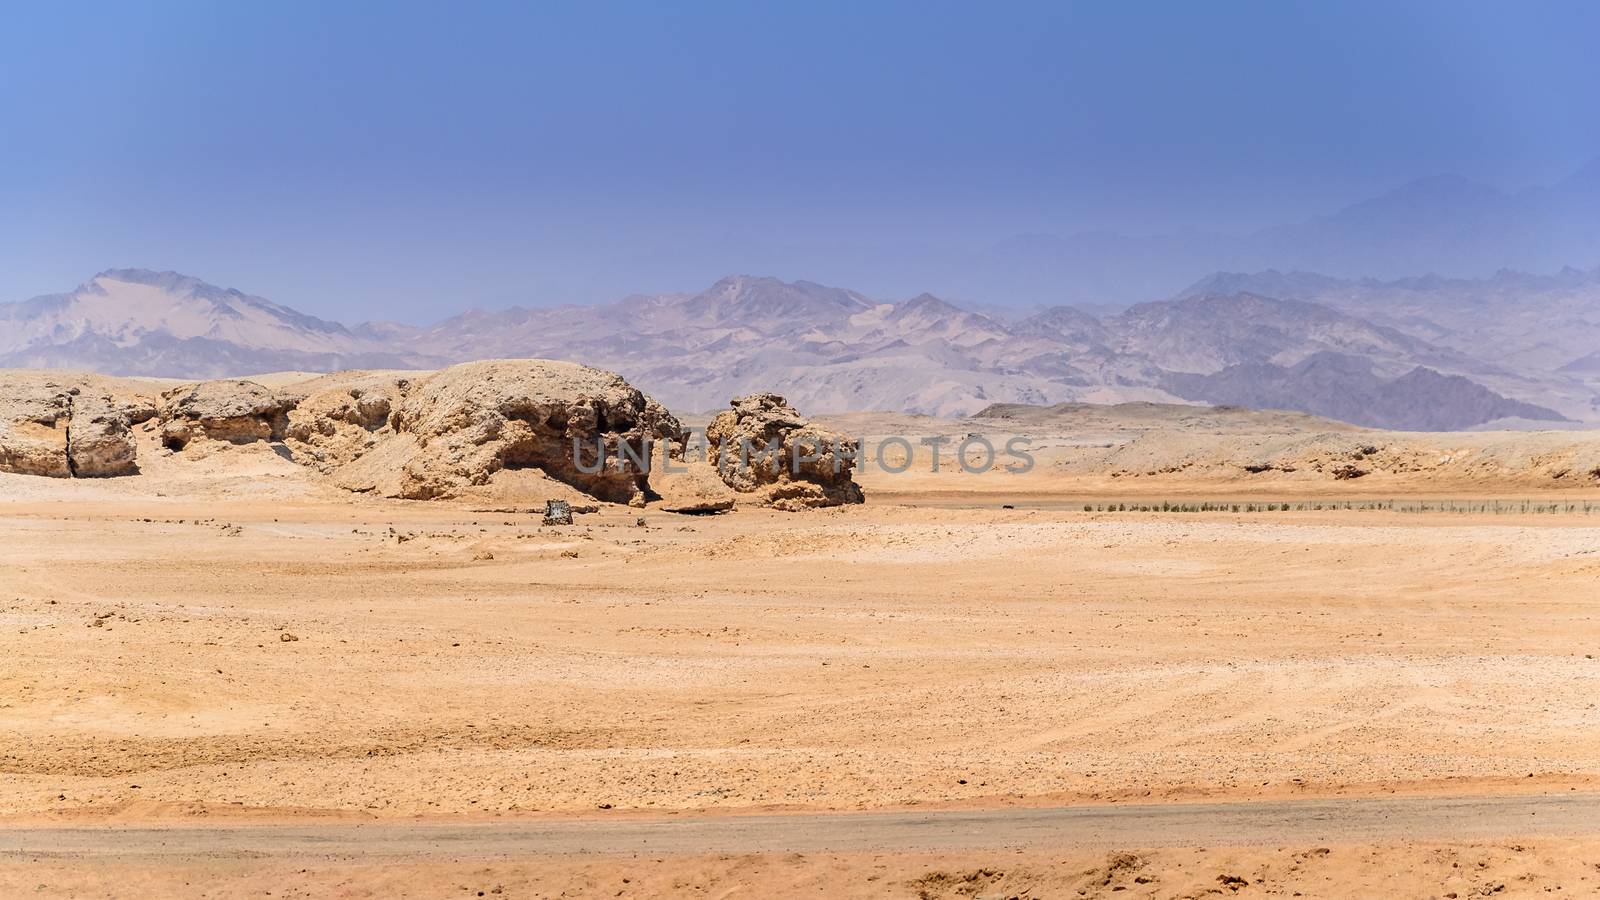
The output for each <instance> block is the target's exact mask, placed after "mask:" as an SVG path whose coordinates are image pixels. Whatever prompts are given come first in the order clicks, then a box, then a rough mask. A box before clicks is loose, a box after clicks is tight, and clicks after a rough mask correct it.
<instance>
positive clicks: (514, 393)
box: [0, 360, 861, 513]
mask: <svg viewBox="0 0 1600 900" xmlns="http://www.w3.org/2000/svg"><path fill="white" fill-rule="evenodd" d="M23 376H26V377H23ZM16 377H17V378H18V379H20V380H19V381H18V382H17V383H16V384H14V385H7V384H5V383H3V381H0V388H3V389H4V395H3V399H0V471H6V472H19V473H24V474H32V475H51V476H56V477H62V478H66V477H72V476H98V475H123V474H133V473H136V472H138V471H139V469H138V463H137V449H138V443H139V441H140V440H141V439H142V440H144V441H146V442H148V445H147V448H149V447H153V448H154V449H156V450H158V451H159V450H162V448H164V451H163V452H162V453H160V454H159V455H160V456H161V458H163V459H164V458H165V457H168V456H172V457H176V458H179V459H181V458H183V457H186V456H190V455H196V456H204V455H208V454H210V453H212V452H214V451H217V450H224V451H225V450H226V449H227V447H228V446H229V445H239V446H241V447H243V446H245V445H252V444H265V443H270V444H272V445H273V446H272V450H273V451H274V452H275V453H277V454H278V455H279V456H282V457H284V458H286V459H290V460H292V461H293V462H295V463H298V464H300V465H303V466H306V467H308V468H311V469H314V470H316V471H317V472H318V473H320V474H321V475H323V476H325V477H326V478H327V480H328V481H329V482H331V483H332V484H334V485H337V486H339V487H343V488H345V489H347V490H352V491H358V492H364V493H373V494H377V495H380V496H385V497H395V498H402V499H414V500H427V499H434V498H449V497H462V496H480V497H481V496H491V497H494V496H514V495H517V494H518V493H519V492H520V493H526V492H528V491H538V492H540V493H541V494H543V495H544V496H545V497H548V492H550V491H551V489H552V488H555V489H556V490H555V493H558V494H559V493H560V492H562V491H564V490H565V488H559V487H557V486H555V485H551V484H550V483H549V482H548V481H545V480H544V479H545V478H548V479H554V480H555V481H559V482H562V483H564V484H565V485H568V486H570V487H572V488H575V489H577V490H578V491H580V492H582V493H583V494H586V495H588V496H590V497H593V498H596V499H600V500H607V501H611V502H616V503H629V504H632V505H636V506H643V505H645V504H647V503H651V502H655V503H658V504H659V508H661V509H663V510H666V511H671V512H682V513H714V512H721V511H724V510H727V509H731V508H732V507H733V506H735V505H736V504H738V503H750V504H753V505H761V506H769V507H773V508H776V509H805V508H810V507H817V506H834V505H838V504H841V503H859V502H861V490H860V488H858V487H857V486H856V484H855V483H854V481H852V480H851V470H852V468H853V466H854V455H855V453H856V452H857V446H856V443H855V442H854V441H850V440H847V439H845V438H842V437H840V436H838V435H835V434H832V433H829V432H826V431H822V430H819V429H816V428H812V427H810V426H809V425H808V423H807V422H806V420H805V419H804V418H802V417H801V416H800V415H799V414H798V413H796V412H795V410H794V409H793V408H792V407H790V406H789V405H788V403H787V402H785V401H784V399H783V398H782V397H778V396H776V395H772V394H758V395H755V396H751V397H744V398H740V399H739V400H736V401H734V403H733V406H732V408H731V409H729V410H727V411H725V412H724V413H722V414H721V415H719V416H717V417H716V419H715V420H714V421H713V422H712V423H711V425H710V427H709V429H708V433H707V438H708V440H707V442H706V444H707V446H698V447H688V448H686V447H685V443H686V439H687V438H688V435H687V433H686V432H685V430H684V429H683V427H682V426H681V425H680V424H679V422H678V420H677V419H676V418H674V417H673V416H672V414H671V413H670V412H668V411H667V410H666V408H665V407H663V406H661V404H659V403H657V402H656V401H655V400H653V399H651V398H650V397H647V396H646V395H644V394H643V393H641V392H640V391H639V390H637V389H636V388H634V387H632V386H631V385H629V384H628V383H627V382H626V381H624V380H623V379H622V378H621V376H618V375H615V374H613V373H610V372H605V371H601V370H599V369H593V368H590V367H588V366H582V365H577V364H575V363H566V362H553V361H548V360H495V361H486V362H477V363H467V364H464V365H459V366H452V367H450V368H447V369H442V370H440V371H438V372H398V373H372V374H362V373H344V374H339V375H329V376H324V377H321V378H316V379H312V380H310V381H305V382H301V383H298V384H296V385H295V386H294V387H293V388H291V389H274V388H271V387H268V386H266V385H263V384H259V383H256V382H252V381H240V380H231V381H207V382H199V383H195V384H188V385H183V386H181V387H177V388H174V389H171V390H168V391H166V392H165V393H163V394H161V395H160V397H159V399H158V400H156V401H152V400H150V399H148V398H147V397H145V396H143V395H140V394H137V393H135V392H133V391H130V390H128V389H127V388H128V387H129V385H130V384H131V385H139V384H140V383H139V382H125V381H124V382H116V383H115V384H113V383H112V382H111V381H106V380H104V379H101V380H100V381H97V382H95V383H94V384H91V383H90V380H91V379H95V378H97V376H70V377H68V378H61V379H57V378H55V377H53V376H51V375H49V374H40V373H22V374H21V375H18V376H16ZM74 379H75V380H74ZM101 382H104V383H101ZM112 388H115V389H112ZM152 420H153V421H152ZM145 423H148V424H145ZM141 424H143V425H144V427H143V428H139V429H136V428H135V426H138V425H141ZM141 435H142V437H141ZM156 441H159V446H157V445H155V442H156ZM163 464H164V463H163ZM515 470H530V471H528V472H525V473H515ZM501 473H507V474H506V476H505V477H498V476H500V475H501ZM514 473H515V474H514ZM480 489H481V490H480ZM529 499H539V497H537V496H536V497H534V498H529Z"/></svg>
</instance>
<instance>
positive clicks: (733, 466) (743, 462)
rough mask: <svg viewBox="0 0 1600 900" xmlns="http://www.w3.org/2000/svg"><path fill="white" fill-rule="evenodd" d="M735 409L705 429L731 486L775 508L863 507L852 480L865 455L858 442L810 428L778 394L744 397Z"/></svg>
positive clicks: (719, 470) (724, 476) (714, 455)
mask: <svg viewBox="0 0 1600 900" xmlns="http://www.w3.org/2000/svg"><path fill="white" fill-rule="evenodd" d="M732 407H733V408H732V409H728V410H724V411H722V412H720V413H718V414H717V415H716V417H715V418H713V419H712V420H711V424H710V425H708V426H707V427H706V438H707V440H708V441H709V442H710V445H711V453H712V455H713V459H714V461H715V463H716V468H717V471H718V473H719V474H720V475H721V477H722V481H723V483H725V484H726V485H727V486H728V487H730V488H732V489H733V490H734V491H736V492H738V493H739V494H742V495H748V496H749V499H751V500H753V501H754V502H755V503H757V504H759V505H762V506H771V507H773V508H775V509H785V510H795V509H807V508H811V507H819V506H838V505H841V504H844V503H860V502H862V500H863V497H862V494H861V487H860V486H859V485H857V484H856V483H855V481H854V479H852V478H851V475H850V472H851V470H852V469H853V468H854V467H855V455H856V454H858V453H859V452H860V446H859V444H858V443H857V442H856V441H854V440H851V439H849V438H846V437H843V436H841V435H837V434H834V433H832V432H828V431H823V430H821V429H818V428H813V427H811V425H810V423H809V422H807V421H806V419H805V418H803V417H802V416H801V415H800V414H799V413H798V412H796V411H795V409H794V407H792V406H790V405H789V404H788V401H786V400H784V399H783V398H782V397H780V396H778V395H777V394H754V395H751V396H749V397H740V398H737V399H735V400H734V401H733V404H732ZM741 499H744V498H741Z"/></svg>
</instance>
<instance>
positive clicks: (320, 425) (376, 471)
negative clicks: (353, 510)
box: [287, 360, 683, 504]
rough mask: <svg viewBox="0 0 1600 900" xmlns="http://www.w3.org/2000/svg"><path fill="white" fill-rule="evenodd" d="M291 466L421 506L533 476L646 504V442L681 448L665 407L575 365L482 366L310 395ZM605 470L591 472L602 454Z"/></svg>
mask: <svg viewBox="0 0 1600 900" xmlns="http://www.w3.org/2000/svg"><path fill="white" fill-rule="evenodd" d="M289 419H290V421H289V424H288V428H287V436H288V439H289V440H288V443H289V446H290V449H291V450H292V451H294V453H295V456H296V458H297V459H301V460H302V461H306V462H309V463H312V464H315V465H318V466H319V467H321V468H323V469H324V470H325V471H327V472H328V473H329V474H330V475H331V476H332V478H333V480H334V481H335V483H338V484H341V485H343V486H344V487H347V488H350V489H352V490H361V491H373V492H376V493H380V494H383V495H386V496H393V497H403V498H408V499H418V500H426V499H432V498H436V497H453V496H459V495H461V494H463V493H465V492H468V491H470V490H471V489H473V488H477V487H483V486H486V485H488V484H489V482H490V480H491V479H492V478H493V477H494V476H495V475H496V474H497V473H499V472H502V471H506V470H513V469H534V470H538V471H539V472H542V473H543V474H544V475H545V476H548V477H550V478H554V479H556V480H557V481H561V482H564V483H566V484H569V485H571V486H573V487H575V488H577V489H578V490H580V491H582V492H584V493H586V494H588V495H589V496H592V497H596V498H599V499H602V500H609V501H613V502H619V503H633V504H643V503H644V502H646V501H647V500H648V499H650V497H651V494H650V491H649V480H648V478H649V475H648V472H647V471H646V470H645V467H643V466H638V465H633V464H630V463H628V462H627V460H626V458H625V457H624V454H623V450H624V447H626V448H627V449H628V450H630V451H631V453H632V455H633V457H636V458H638V459H641V460H648V458H649V457H648V455H647V454H648V453H649V452H650V448H651V445H652V444H653V443H655V442H657V441H661V440H663V439H672V440H681V439H682V435H683V428H682V426H680V425H679V424H678V420H677V419H675V418H673V417H672V414H671V413H669V412H667V410H666V408H665V407H663V406H661V405H660V404H659V403H656V402H655V401H654V400H652V399H650V398H649V397H646V396H645V395H644V394H642V393H640V392H639V390H638V389H636V388H634V387H632V386H631V385H629V384H628V383H627V382H626V381H624V380H623V379H622V377H621V376H619V375H615V374H613V373H610V372H604V371H601V370H599V369H593V368H590V367H588V366H581V365H578V364H576V363H566V362H554V361H550V360H491V361H486V362H474V363H466V364H463V365H459V366H451V367H450V368H447V369H443V370H441V371H439V372H437V373H434V374H431V375H421V376H408V377H390V378H382V377H379V378H372V379H367V380H363V381H362V382H360V383H358V384H356V385H353V386H348V387H338V388H332V389H329V390H327V391H321V392H316V393H312V394H310V395H309V396H307V397H306V398H305V400H304V401H302V402H301V403H300V405H299V407H298V408H297V409H296V410H295V412H294V413H293V414H291V415H290V417H289ZM602 452H603V453H604V455H605V460H606V461H605V464H604V465H603V466H600V465H598V462H599V458H600V454H601V453H602Z"/></svg>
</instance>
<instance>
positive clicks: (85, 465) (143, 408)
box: [0, 373, 154, 478]
mask: <svg viewBox="0 0 1600 900" xmlns="http://www.w3.org/2000/svg"><path fill="white" fill-rule="evenodd" d="M153 413H154V405H153V404H152V403H151V402H150V401H149V400H148V399H146V398H143V397H138V396H133V397H124V398H113V396H112V394H111V393H110V392H108V391H106V390H104V388H103V386H102V385H99V384H96V383H94V379H92V378H86V377H80V378H79V379H77V380H72V379H57V378H53V377H42V376H39V375H37V374H33V373H19V374H18V375H15V376H13V377H10V378H7V379H4V380H0V472H14V473H18V474H23V475H43V476H47V477H52V478H72V477H78V478H100V477H107V476H114V475H132V474H134V473H136V472H138V471H139V466H138V449H137V446H136V442H135V440H134V436H133V431H132V428H131V427H130V426H132V425H135V424H138V423H139V422H142V421H145V420H147V419H148V418H149V417H150V415H152V414H153Z"/></svg>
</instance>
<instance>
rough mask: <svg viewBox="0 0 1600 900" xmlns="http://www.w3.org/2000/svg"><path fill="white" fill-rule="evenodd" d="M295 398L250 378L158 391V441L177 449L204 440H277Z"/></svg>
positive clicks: (297, 400) (237, 441)
mask: <svg viewBox="0 0 1600 900" xmlns="http://www.w3.org/2000/svg"><path fill="white" fill-rule="evenodd" d="M298 402H299V398H298V397H293V396H283V395H280V394H278V393H277V392H276V391H273V390H272V389H270V388H266V387H263V386H261V385H259V384H256V383H255V382H253V381H202V382H200V383H199V384H193V385H188V386H186V387H181V388H176V389H174V390H171V391H168V392H166V393H165V394H162V395H161V406H160V411H159V414H160V416H161V420H162V428H161V443H162V444H163V445H164V446H166V447H167V448H168V449H171V450H182V449H183V448H185V447H187V446H188V445H189V442H191V441H194V440H198V439H205V440H213V441H226V442H228V443H230V444H249V443H254V442H256V441H276V440H282V439H283V435H284V431H285V430H286V429H287V428H288V425H289V410H291V409H294V407H295V406H296V405H297V404H298Z"/></svg>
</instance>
